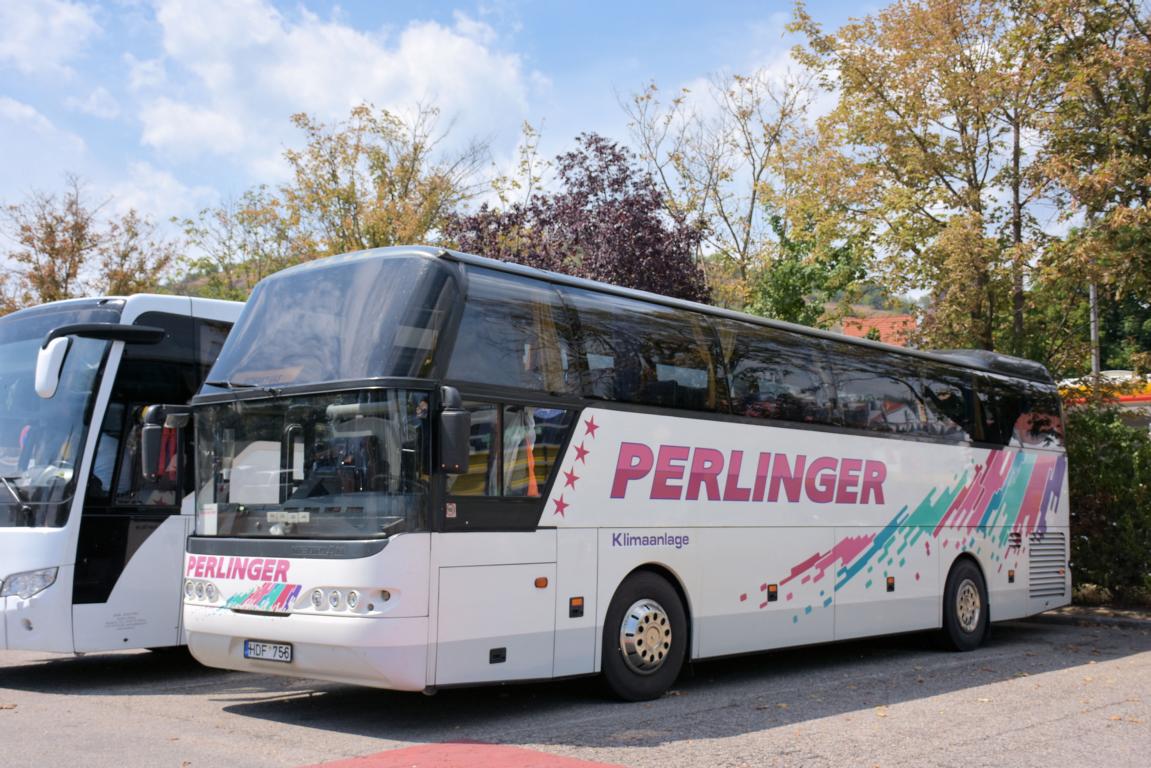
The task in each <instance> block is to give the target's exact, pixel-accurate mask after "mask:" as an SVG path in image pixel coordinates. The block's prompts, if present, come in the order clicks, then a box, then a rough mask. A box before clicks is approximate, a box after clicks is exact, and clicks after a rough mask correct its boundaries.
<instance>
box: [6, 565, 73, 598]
mask: <svg viewBox="0 0 1151 768" xmlns="http://www.w3.org/2000/svg"><path fill="white" fill-rule="evenodd" d="M59 570H60V569H59V568H41V569H40V570H38V571H24V572H23V573H14V574H12V575H11V576H9V577H8V578H6V579H4V586H2V587H0V597H13V596H15V597H21V598H23V599H25V600H27V599H28V598H30V597H32V595H35V594H36V593H38V592H43V591H44V590H46V589H47V588H48V587H50V586H52V585H53V584H55V583H56V574H57V573H58V572H59Z"/></svg>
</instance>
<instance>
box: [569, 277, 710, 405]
mask: <svg viewBox="0 0 1151 768" xmlns="http://www.w3.org/2000/svg"><path fill="white" fill-rule="evenodd" d="M563 295H564V300H565V301H567V302H568V303H569V305H570V306H571V307H572V308H573V309H574V311H575V313H576V315H577V317H578V323H579V338H580V341H581V342H582V345H583V352H584V356H585V359H586V363H587V370H586V374H585V378H584V382H583V393H584V395H586V396H587V397H596V398H601V399H604V400H619V401H622V402H629V403H642V404H644V405H655V406H663V407H666V408H684V409H689V410H705V411H706V410H714V409H715V407H716V401H717V386H716V384H717V382H716V375H715V364H714V361H715V357H716V349H715V343H714V342H715V339H714V335H713V333H712V330H711V327H710V325H709V323H708V321H707V318H705V317H704V316H702V315H698V314H695V313H692V312H683V311H676V310H674V309H671V308H668V307H661V306H658V305H651V304H644V303H642V302H638V301H632V300H629V299H622V298H619V297H616V296H605V295H602V294H597V293H594V292H591V291H582V290H579V289H567V288H565V289H563Z"/></svg>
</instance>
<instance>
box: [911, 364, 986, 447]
mask: <svg viewBox="0 0 1151 768" xmlns="http://www.w3.org/2000/svg"><path fill="white" fill-rule="evenodd" d="M921 370H922V372H923V390H922V391H923V404H924V406H925V407H926V409H927V420H926V423H925V424H924V429H925V431H926V433H927V434H929V435H931V436H933V437H939V438H942V439H944V440H947V441H948V442H954V443H959V442H964V441H966V440H969V439H972V437H973V436H974V434H975V424H974V416H975V405H974V400H975V396H974V392H973V389H972V378H971V374H970V373H968V372H966V371H962V370H952V369H950V368H946V367H944V366H941V365H938V364H935V363H928V364H925V365H924V366H923V367H922V369H921Z"/></svg>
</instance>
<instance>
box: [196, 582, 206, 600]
mask: <svg viewBox="0 0 1151 768" xmlns="http://www.w3.org/2000/svg"><path fill="white" fill-rule="evenodd" d="M196 599H197V600H203V599H204V582H202V581H197V582H196Z"/></svg>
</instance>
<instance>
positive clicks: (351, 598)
mask: <svg viewBox="0 0 1151 768" xmlns="http://www.w3.org/2000/svg"><path fill="white" fill-rule="evenodd" d="M359 604H360V593H359V592H357V591H356V590H354V589H353V590H351V591H350V592H348V608H350V609H351V610H353V611H354V610H356V606H357V605H359Z"/></svg>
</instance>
